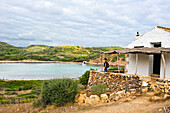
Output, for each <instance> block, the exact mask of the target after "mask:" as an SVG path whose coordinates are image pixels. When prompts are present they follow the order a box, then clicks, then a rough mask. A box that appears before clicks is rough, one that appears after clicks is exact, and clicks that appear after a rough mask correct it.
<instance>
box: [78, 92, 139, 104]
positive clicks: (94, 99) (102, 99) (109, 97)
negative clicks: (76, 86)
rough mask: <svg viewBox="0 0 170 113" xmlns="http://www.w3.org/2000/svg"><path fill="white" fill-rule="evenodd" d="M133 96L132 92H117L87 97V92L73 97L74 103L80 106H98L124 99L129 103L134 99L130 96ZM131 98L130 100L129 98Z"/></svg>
mask: <svg viewBox="0 0 170 113" xmlns="http://www.w3.org/2000/svg"><path fill="white" fill-rule="evenodd" d="M133 94H134V91H132V92H126V93H125V90H123V91H118V92H113V93H111V92H106V93H105V94H101V95H100V96H98V95H89V94H88V92H86V93H84V94H81V93H80V94H78V95H76V97H75V102H77V103H79V104H82V103H85V104H98V103H109V102H113V101H118V100H120V99H122V98H125V101H130V100H132V99H135V98H136V97H135V96H132V95H133ZM130 96H131V98H129V97H130Z"/></svg>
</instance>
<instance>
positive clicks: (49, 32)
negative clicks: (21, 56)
mask: <svg viewBox="0 0 170 113" xmlns="http://www.w3.org/2000/svg"><path fill="white" fill-rule="evenodd" d="M157 25H159V26H164V27H170V0H1V1H0V41H4V42H7V43H9V44H12V45H15V46H23V47H24V46H29V45H32V44H40V45H50V46H63V45H69V46H77V45H78V46H122V47H124V46H125V45H127V44H128V43H130V42H131V41H133V40H135V38H136V37H135V35H136V31H139V32H140V33H141V34H143V33H145V32H147V31H148V30H150V29H151V28H153V27H155V26H157Z"/></svg>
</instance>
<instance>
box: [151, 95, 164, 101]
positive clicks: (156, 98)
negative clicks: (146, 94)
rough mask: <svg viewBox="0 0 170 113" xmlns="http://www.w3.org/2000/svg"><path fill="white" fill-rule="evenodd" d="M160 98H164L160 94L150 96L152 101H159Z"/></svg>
mask: <svg viewBox="0 0 170 113" xmlns="http://www.w3.org/2000/svg"><path fill="white" fill-rule="evenodd" d="M159 100H162V98H161V97H159V96H151V97H150V101H159Z"/></svg>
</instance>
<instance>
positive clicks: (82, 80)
mask: <svg viewBox="0 0 170 113" xmlns="http://www.w3.org/2000/svg"><path fill="white" fill-rule="evenodd" d="M91 70H94V69H90V70H87V71H86V72H85V73H84V74H83V75H82V76H81V77H78V78H79V82H80V83H81V84H82V85H84V86H85V87H87V84H88V80H89V75H90V71H91Z"/></svg>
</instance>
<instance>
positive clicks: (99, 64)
mask: <svg viewBox="0 0 170 113" xmlns="http://www.w3.org/2000/svg"><path fill="white" fill-rule="evenodd" d="M2 63H73V64H83V63H82V62H63V61H32V60H25V61H0V64H2ZM85 64H88V65H98V66H101V65H103V64H101V63H90V62H86V63H85Z"/></svg>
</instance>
